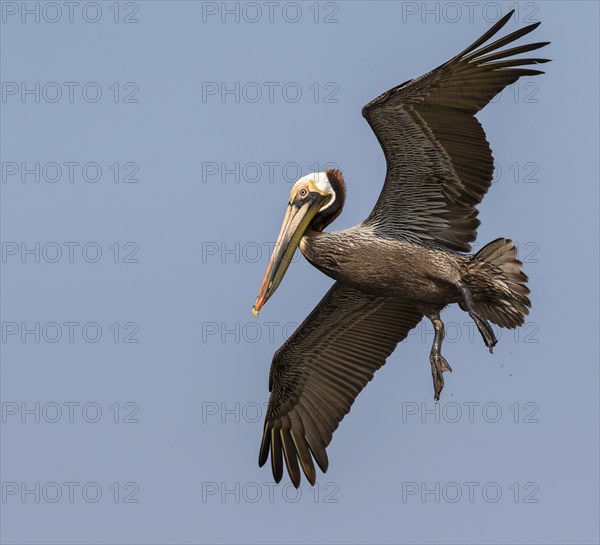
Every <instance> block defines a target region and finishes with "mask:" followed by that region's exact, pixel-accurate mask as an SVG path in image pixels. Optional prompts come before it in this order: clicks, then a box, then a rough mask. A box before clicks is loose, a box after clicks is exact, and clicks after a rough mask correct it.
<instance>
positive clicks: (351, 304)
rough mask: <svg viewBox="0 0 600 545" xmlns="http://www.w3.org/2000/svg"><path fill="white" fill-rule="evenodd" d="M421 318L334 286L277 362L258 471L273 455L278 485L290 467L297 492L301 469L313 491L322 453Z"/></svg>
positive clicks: (399, 305) (401, 305) (405, 307)
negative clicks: (351, 408)
mask: <svg viewBox="0 0 600 545" xmlns="http://www.w3.org/2000/svg"><path fill="white" fill-rule="evenodd" d="M421 318H422V314H421V313H420V312H419V311H418V310H417V309H416V308H415V307H414V306H413V305H412V304H411V303H408V302H407V301H404V300H402V299H397V298H391V297H378V296H374V295H368V294H366V293H363V292H361V291H358V290H356V289H353V288H351V287H348V286H346V285H344V284H340V283H339V282H337V283H336V284H334V286H333V287H332V288H331V289H330V290H329V291H328V292H327V294H326V295H325V297H324V298H323V299H322V300H321V302H320V303H319V304H318V305H317V307H316V308H315V309H314V310H313V311H312V312H311V314H310V315H309V316H308V317H307V318H306V320H304V322H303V323H302V324H301V325H300V327H298V329H297V330H296V331H295V332H294V333H293V335H292V336H291V337H290V338H289V339H288V340H287V341H286V343H285V344H284V345H283V346H282V347H281V348H280V349H279V350H278V351H277V352H276V353H275V356H274V357H273V363H272V364H271V372H270V377H269V390H270V391H271V397H270V399H269V406H268V408H267V414H266V418H265V426H264V431H263V438H262V444H261V446H260V454H259V461H258V463H259V465H260V466H262V465H263V464H264V463H265V462H266V461H267V459H268V457H269V453H270V454H271V465H272V469H273V476H274V477H275V480H276V481H277V482H279V481H280V480H281V477H282V475H283V460H284V459H285V464H286V466H287V470H288V473H289V474H290V478H291V480H292V482H293V483H294V485H295V486H296V487H298V486H299V485H300V466H301V467H302V469H303V471H304V474H305V475H306V478H307V479H308V480H309V481H310V483H311V484H314V483H315V479H316V473H315V467H314V464H313V458H314V460H316V462H317V464H318V465H319V467H320V468H321V470H322V471H323V472H325V471H326V470H327V466H328V460H327V453H326V452H325V447H326V446H327V445H328V444H329V442H330V441H331V437H332V434H333V432H334V431H335V430H336V428H337V427H338V425H339V423H340V422H341V420H342V419H343V418H344V416H345V415H346V414H347V413H348V412H349V411H350V406H351V405H352V403H353V402H354V399H355V398H356V396H357V395H358V394H359V392H360V391H361V390H362V389H363V388H364V386H365V385H366V384H367V382H369V381H370V380H371V378H373V373H375V371H377V369H379V368H380V367H381V366H382V365H383V364H384V363H385V360H386V359H387V357H388V356H389V355H390V354H391V353H392V352H393V351H394V349H395V348H396V345H397V344H398V343H399V342H400V341H401V340H403V339H404V338H405V337H406V335H407V334H408V332H409V331H410V330H411V329H412V328H413V327H415V326H416V325H417V324H418V323H419V321H420V320H421Z"/></svg>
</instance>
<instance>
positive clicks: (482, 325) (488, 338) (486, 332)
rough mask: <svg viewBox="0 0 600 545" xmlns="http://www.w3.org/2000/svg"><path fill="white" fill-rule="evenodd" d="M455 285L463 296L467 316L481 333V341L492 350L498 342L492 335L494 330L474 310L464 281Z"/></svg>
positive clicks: (471, 297) (471, 298) (469, 292)
mask: <svg viewBox="0 0 600 545" xmlns="http://www.w3.org/2000/svg"><path fill="white" fill-rule="evenodd" d="M457 286H458V289H459V290H460V293H461V295H462V296H463V299H464V302H465V306H466V307H467V312H468V313H469V316H470V317H471V319H472V320H473V321H474V322H475V325H476V326H477V329H479V333H481V336H482V337H483V341H484V342H485V345H486V346H487V347H488V349H489V351H490V353H491V352H493V351H494V346H495V345H496V343H497V342H498V339H496V335H494V330H493V329H492V326H491V325H490V324H489V322H488V321H487V320H486V319H485V318H484V317H483V316H481V314H479V313H478V312H477V310H475V303H474V302H473V296H472V295H471V290H470V289H469V288H468V287H467V285H466V284H465V283H464V282H459V283H458V284H457Z"/></svg>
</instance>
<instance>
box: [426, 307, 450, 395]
mask: <svg viewBox="0 0 600 545" xmlns="http://www.w3.org/2000/svg"><path fill="white" fill-rule="evenodd" d="M427 317H428V318H429V319H430V320H431V323H432V325H433V329H434V330H435V337H434V338H433V345H432V346H431V353H430V355H429V363H431V376H432V377H433V390H434V399H435V401H439V399H440V393H441V392H442V389H443V388H444V375H443V373H444V371H450V372H452V368H451V367H450V364H449V363H448V362H447V361H446V358H444V356H442V352H441V350H442V342H443V341H444V322H442V320H441V318H440V313H439V312H435V313H428V314H427Z"/></svg>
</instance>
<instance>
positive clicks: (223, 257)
mask: <svg viewBox="0 0 600 545" xmlns="http://www.w3.org/2000/svg"><path fill="white" fill-rule="evenodd" d="M509 4H510V5H513V4H514V3H495V2H475V3H468V2H467V3H464V4H463V3H454V2H451V3H446V4H443V3H438V2H420V1H419V2H404V3H401V2H368V3H367V2H324V3H321V4H315V3H313V2H306V3H302V4H295V3H292V2H281V3H279V4H277V5H275V4H269V3H262V2H261V3H250V4H240V3H237V2H226V3H221V2H216V3H213V2H204V3H202V2H193V1H188V2H162V1H140V2H130V3H121V4H119V5H117V4H115V3H113V2H99V3H98V4H97V5H96V4H93V3H82V4H80V5H79V6H75V7H71V8H69V5H68V3H63V2H58V3H51V4H44V3H41V4H39V8H37V9H38V11H37V12H36V11H35V10H36V8H35V5H36V4H35V3H33V2H28V3H24V4H23V3H21V2H4V1H3V2H1V8H2V20H1V23H0V32H1V38H0V44H1V68H0V76H1V77H0V79H1V80H2V98H1V102H0V107H1V114H2V120H1V134H0V136H1V147H0V151H1V163H2V165H1V166H2V181H1V191H2V202H1V227H2V233H1V241H2V263H1V265H2V285H1V287H2V308H1V310H2V335H3V338H2V344H1V349H2V375H1V381H0V387H1V402H2V405H1V407H2V420H1V430H2V431H1V439H2V444H1V462H2V464H1V475H0V480H1V481H2V490H1V492H2V498H1V500H2V501H1V502H0V509H1V525H0V526H1V534H0V540H1V541H2V542H3V543H30V544H31V543H205V542H206V543H209V542H210V543H364V542H377V543H489V544H499V543H545V544H549V543H586V544H587V543H597V542H598V539H599V535H598V512H599V505H598V477H599V474H598V459H599V451H598V403H599V399H598V359H599V358H598V329H599V324H598V179H599V176H598V144H599V143H598V119H599V115H598V51H599V47H598V4H597V3H596V2H566V1H563V2H560V1H552V2H550V1H548V2H523V3H520V4H519V10H518V12H517V15H516V18H517V19H518V21H514V20H513V21H511V22H510V24H509V25H508V27H507V28H506V31H507V32H508V31H511V30H514V29H516V28H518V27H520V26H523V25H525V24H527V23H528V22H533V21H536V20H541V21H542V26H541V27H540V28H539V29H537V30H536V31H535V33H534V34H533V35H532V36H531V37H530V38H528V39H531V40H533V41H545V40H549V41H552V44H551V45H550V46H549V47H547V48H546V49H544V51H543V53H542V54H541V55H542V56H548V57H550V58H551V59H553V61H554V62H552V63H550V64H548V65H546V66H545V69H546V70H547V74H546V75H544V76H540V77H536V78H528V79H522V80H521V81H520V82H519V84H518V85H516V86H514V87H513V88H511V89H508V90H506V91H504V93H503V94H502V95H501V96H500V97H499V98H498V99H496V100H495V102H494V103H493V104H491V105H490V106H489V107H487V108H486V109H485V110H484V112H482V113H481V114H480V116H479V118H480V120H481V121H482V123H483V125H484V127H485V130H486V132H487V135H488V139H489V141H490V143H491V146H492V149H493V152H494V157H495V161H496V164H497V172H496V181H495V183H494V185H493V187H492V188H491V190H490V192H489V193H488V195H487V197H486V199H485V201H484V203H483V204H482V206H481V208H480V210H481V214H480V217H481V220H482V225H481V228H480V230H479V238H478V241H480V242H481V243H487V242H489V241H490V240H492V239H494V238H496V237H499V236H505V237H510V238H512V239H513V240H515V241H516V242H518V244H519V247H520V249H521V257H522V259H523V260H524V261H525V271H526V273H527V274H528V275H529V277H530V287H531V289H532V301H533V309H532V312H531V315H530V316H529V318H528V322H527V324H526V326H525V327H524V328H522V329H520V330H518V331H517V332H510V331H506V330H504V331H502V332H501V335H500V339H499V344H498V345H497V347H496V349H495V353H494V354H493V355H490V354H489V353H488V352H487V350H486V348H485V346H484V345H483V343H482V342H481V339H480V338H479V334H478V333H477V332H476V331H475V330H474V329H473V326H472V324H471V323H470V321H469V319H468V316H467V315H466V314H464V313H462V312H460V311H459V310H458V309H455V308H451V309H448V310H447V311H445V312H444V315H443V318H444V319H445V320H446V323H447V326H448V342H447V343H446V345H445V348H444V355H445V356H446V358H447V359H448V361H449V362H450V364H451V365H452V367H453V369H454V372H453V373H452V375H450V376H447V377H446V387H445V389H444V391H443V394H442V400H441V402H440V403H439V404H438V405H437V406H436V405H434V403H433V389H432V384H431V375H430V367H429V362H428V354H429V350H430V345H431V340H432V331H431V327H430V325H429V324H426V325H425V324H421V325H420V326H419V327H418V328H417V330H415V332H414V333H413V334H411V335H410V336H409V338H408V340H407V341H406V342H403V343H402V344H401V345H400V346H399V347H398V348H397V350H396V351H395V353H394V354H393V356H392V357H391V358H390V359H389V361H388V364H387V365H386V366H385V367H384V368H383V369H382V370H381V371H380V372H378V373H377V375H376V376H375V380H374V381H373V382H372V383H370V384H369V385H368V387H367V388H366V389H365V391H364V392H363V393H362V394H361V396H360V397H359V398H358V400H357V401H356V403H355V405H354V406H353V409H352V411H351V413H350V414H349V415H348V416H347V417H346V419H345V420H344V421H343V422H342V424H341V425H340V427H339V429H338V431H337V432H336V434H335V436H334V439H333V442H332V444H331V446H330V448H329V457H330V469H329V471H328V473H327V474H326V475H321V474H319V479H318V486H317V487H316V488H315V489H313V488H311V487H310V486H308V485H307V484H306V482H303V485H302V488H301V496H297V493H296V492H295V490H294V489H293V488H292V487H291V485H289V484H287V483H288V482H289V481H288V480H287V477H286V479H284V481H282V483H281V484H280V485H278V486H274V485H273V483H272V476H271V474H270V469H269V468H268V467H265V468H262V469H259V468H258V465H257V457H258V446H259V441H260V436H261V431H262V420H263V417H264V408H265V405H264V403H266V401H267V399H268V391H267V378H268V369H269V366H270V363H271V358H272V355H273V352H274V351H275V350H276V349H277V348H278V347H279V345H280V344H281V343H282V342H283V339H284V338H285V337H286V336H287V335H289V334H290V333H291V331H292V330H293V328H294V326H295V325H296V324H297V323H299V322H300V321H302V320H303V319H304V317H305V316H306V315H307V314H308V312H309V311H310V310H311V309H312V308H313V307H314V305H315V304H316V303H317V302H318V301H319V299H320V298H321V297H322V295H323V294H324V293H325V291H326V290H327V288H328V286H329V285H330V284H331V280H329V279H328V278H326V277H325V276H324V275H322V274H321V273H320V272H318V271H317V270H316V269H314V268H312V267H311V266H310V265H309V264H308V263H307V262H306V261H305V260H304V259H303V258H301V257H299V258H298V259H297V260H296V261H295V262H294V263H293V264H292V266H291V267H290V269H289V272H288V274H287V276H286V278H285V279H284V281H283V283H282V285H281V286H280V288H279V290H278V292H277V294H276V295H275V296H274V297H273V298H272V299H271V300H270V301H269V302H268V304H267V305H266V306H265V308H264V309H263V311H262V312H261V315H260V318H259V319H258V320H256V319H254V318H253V317H252V315H251V314H250V308H251V306H252V304H253V302H254V298H255V296H256V293H257V290H258V287H259V284H260V281H261V279H262V275H263V274H264V269H265V267H266V264H267V260H268V254H269V247H270V244H272V242H273V241H274V239H275V237H276V235H277V231H278V228H279V226H280V222H281V219H282V217H283V213H284V207H285V204H286V202H287V197H288V193H289V189H290V187H291V183H292V182H293V181H295V179H296V178H297V177H300V176H301V175H303V174H306V173H308V172H310V171H311V170H313V169H314V168H315V166H317V167H318V168H322V167H323V165H324V164H325V163H328V162H332V163H334V164H336V165H338V166H339V167H340V168H341V169H343V171H344V174H345V177H346V182H347V185H348V199H347V205H346V209H345V210H344V212H343V214H342V216H341V217H340V218H339V219H338V220H337V221H336V223H334V225H333V226H332V228H337V229H339V228H343V227H347V226H350V225H353V224H355V223H358V222H360V221H362V219H364V218H365V217H366V216H367V215H368V213H369V211H370V210H371V208H372V206H373V204H374V202H375V200H376V198H377V195H378V194H379V191H380V188H381V184H382V182H383V177H384V174H385V164H384V160H383V155H382V152H381V150H380V148H379V146H378V144H377V141H376V139H375V137H374V136H373V134H372V133H371V131H370V129H369V127H368V125H367V123H366V122H365V121H364V120H363V118H362V117H361V115H360V110H361V108H362V106H363V105H364V104H365V103H367V102H368V101H369V100H370V99H372V98H374V97H375V96H376V95H378V94H379V93H381V92H383V91H385V90H387V89H388V88H390V87H392V86H394V85H397V84H399V83H401V82H403V81H405V80H407V79H409V78H412V77H415V76H418V75H420V74H422V73H424V72H425V71H427V70H430V69H431V68H433V67H435V66H437V65H438V64H440V63H442V62H444V61H446V60H447V59H449V58H450V57H451V56H453V55H454V54H456V53H458V52H459V51H461V50H462V49H463V48H464V47H466V46H467V45H468V44H469V43H470V42H472V41H473V40H474V39H475V38H477V37H478V36H479V35H481V34H482V33H483V32H485V31H486V30H487V29H488V28H489V27H490V26H491V24H492V23H493V21H495V20H497V18H498V17H499V16H500V13H499V9H498V8H500V9H501V10H503V13H505V12H506V11H507V10H508V6H509ZM97 6H100V8H101V9H100V10H98V9H97ZM117 6H118V9H117ZM298 6H299V7H300V10H298ZM23 7H25V8H30V9H32V10H33V11H31V12H23ZM223 7H225V9H226V10H228V11H226V12H223ZM236 18H239V20H238V21H236ZM36 19H37V21H36ZM53 21H54V22H53ZM94 21H96V22H94ZM126 21H127V22H126ZM136 21H137V22H136ZM253 21H254V22H253ZM293 21H296V22H293ZM326 21H327V22H326ZM36 163H39V165H38V166H36ZM22 180H23V181H22ZM115 180H117V182H118V183H115ZM36 420H37V421H36ZM436 420H437V421H436ZM69 483H72V484H69ZM99 494H101V495H100V496H99Z"/></svg>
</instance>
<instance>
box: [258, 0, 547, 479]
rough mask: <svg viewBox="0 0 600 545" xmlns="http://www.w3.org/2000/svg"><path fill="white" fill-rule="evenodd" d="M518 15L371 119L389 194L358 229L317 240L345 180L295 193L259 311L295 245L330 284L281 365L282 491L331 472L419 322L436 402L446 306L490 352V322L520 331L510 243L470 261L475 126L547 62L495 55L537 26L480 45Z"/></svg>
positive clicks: (476, 199)
mask: <svg viewBox="0 0 600 545" xmlns="http://www.w3.org/2000/svg"><path fill="white" fill-rule="evenodd" d="M512 14H513V12H512V11H511V12H510V13H508V14H507V15H505V16H504V17H503V18H502V19H501V20H500V21H498V23H496V24H495V25H494V26H493V27H492V28H491V29H490V30H488V31H487V32H486V33H485V34H484V35H483V36H481V37H480V38H479V39H478V40H476V41H475V42H474V43H473V44H472V45H470V46H469V47H467V49H465V50H464V51H463V52H462V53H459V54H458V55H457V56H455V57H454V58H452V59H451V60H449V61H448V62H446V63H445V64H442V65H441V66H439V67H438V68H436V69H434V70H432V71H431V72H428V73H427V74H425V75H423V76H421V77H419V78H416V79H413V80H410V81H407V82H406V83H403V84H402V85H399V86H397V87H394V88H393V89H390V90H389V91H387V92H386V93H383V94H382V95H381V96H379V97H377V98H376V99H375V100H373V101H371V102H370V103H369V104H367V105H366V106H365V107H364V108H363V110H362V115H363V116H364V117H365V119H366V120H367V122H368V123H369V125H370V126H371V128H372V129H373V132H374V133H375V136H376V137H377V140H379V143H380V145H381V147H382V148H383V152H384V155H385V158H386V162H387V174H386V177H385V183H384V185H383V190H382V192H381V194H380V196H379V199H378V200H377V203H376V204H375V208H373V211H372V212H371V214H370V215H369V217H368V218H367V219H366V220H365V221H364V222H362V223H361V224H359V225H356V226H355V227H351V228H349V229H345V230H343V231H337V232H324V231H323V230H324V228H325V227H327V226H328V225H329V224H330V223H331V222H332V221H333V220H335V218H337V217H338V216H339V214H340V213H341V211H342V208H343V206H344V200H345V196H346V186H345V183H344V179H343V177H342V173H341V172H340V171H338V170H327V171H326V172H319V173H313V174H309V175H308V176H304V177H303V178H301V179H300V180H298V181H297V182H296V183H295V185H294V186H293V188H292V191H291V194H290V198H289V202H288V205H287V210H286V213H285V218H284V220H283V225H282V227H281V232H280V233H279V237H278V239H277V243H276V245H275V248H274V251H273V255H272V256H271V259H270V261H269V265H268V268H267V271H266V274H265V277H264V280H263V282H262V285H261V287H260V290H259V293H258V296H257V298H256V302H255V304H254V307H253V309H252V312H253V314H254V315H255V316H256V315H257V314H258V312H259V310H260V309H261V308H262V307H263V305H264V304H265V303H266V301H267V300H268V299H269V297H271V296H272V295H273V293H274V292H275V290H276V289H277V287H278V286H279V284H280V283H281V281H282V279H283V276H284V274H285V272H286V270H287V268H288V265H289V264H290V261H291V260H292V256H293V254H294V251H295V250H296V248H297V247H300V250H301V252H302V253H303V254H304V256H305V257H306V259H308V261H309V262H310V263H311V264H312V265H314V266H315V267H316V268H317V269H319V270H320V271H322V272H323V273H325V274H326V275H328V276H330V277H331V278H333V279H334V280H335V284H334V285H333V287H332V288H331V289H330V290H329V291H328V292H327V294H326V295H325V297H323V299H322V300H321V302H320V303H319V304H318V305H317V307H316V308H315V309H314V310H313V311H312V312H311V313H310V315H309V316H308V317H307V318H306V320H304V322H303V323H302V324H301V325H300V326H299V327H298V329H297V330H296V331H295V332H294V333H293V334H292V335H291V336H290V338H289V339H288V340H287V341H286V342H285V343H284V344H283V346H281V348H279V350H277V352H276V353H275V355H274V357H273V362H272V364H271V370H270V375H269V391H270V392H271V396H270V399H269V405H268V408H267V412H266V418H265V424H264V431H263V437H262V443H261V445H260V452H259V465H260V466H262V465H264V464H265V462H266V461H267V460H268V458H269V455H270V457H271V466H272V471H273V476H274V478H275V481H276V482H279V481H280V480H281V478H282V476H283V465H284V461H285V465H286V467H287V471H288V473H289V475H290V478H291V481H292V483H293V484H294V485H295V486H296V487H298V486H299V485H300V480H301V474H300V468H302V471H303V472H304V475H305V476H306V478H307V479H308V481H309V482H310V483H311V484H313V485H314V483H315V481H316V471H315V466H314V463H313V461H316V463H317V464H318V466H319V467H320V468H321V470H322V471H323V472H325V471H326V470H327V467H328V463H329V462H328V458H327V453H326V451H325V448H326V447H327V446H328V445H329V443H330V441H331V438H332V434H333V432H334V431H335V430H336V428H337V427H338V425H339V423H340V422H341V420H342V419H343V418H344V416H345V415H346V414H347V413H348V412H349V411H350V407H351V405H352V403H353V402H354V399H355V398H356V396H357V395H358V394H359V393H360V391H361V390H362V389H363V388H364V386H365V385H366V384H367V382H369V381H370V380H371V379H372V378H373V374H374V373H375V371H377V370H378V369H379V368H380V367H381V366H382V365H383V364H384V363H385V361H386V359H387V358H388V357H389V356H390V355H391V354H392V352H393V351H394V349H395V348H396V345H397V344H398V343H399V342H400V341H402V340H403V339H404V338H406V336H407V334H408V332H409V331H410V330H411V329H412V328H414V327H415V326H416V325H417V324H418V323H419V322H420V321H421V319H422V318H423V316H426V317H427V318H428V319H429V320H431V323H432V324H433V328H434V331H435V335H434V340H433V346H432V348H431V354H430V356H429V361H430V364H431V372H432V375H433V385H434V396H435V399H436V400H438V399H439V396H440V392H441V391H442V388H443V386H444V378H443V372H444V371H451V368H450V365H449V364H448V362H447V361H446V360H445V359H444V357H443V356H442V354H441V348H442V342H443V340H444V323H443V322H442V320H441V318H440V311H441V310H442V309H443V308H444V307H446V306H447V305H450V304H452V303H458V305H459V306H460V308H461V309H462V310H464V311H466V312H467V313H468V314H469V316H470V317H471V319H472V320H473V321H474V322H475V324H476V325H477V328H478V329H479V332H480V333H481V335H482V337H483V341H484V342H485V344H486V346H487V347H488V349H489V351H490V352H491V351H492V349H493V347H494V345H495V344H496V342H497V341H496V337H495V336H494V331H493V330H492V328H491V326H490V322H492V323H494V324H496V325H498V326H500V327H506V328H515V327H517V326H520V325H522V324H523V323H524V319H525V316H526V315H527V314H528V312H529V308H530V307H531V303H530V301H529V298H528V294H529V289H528V288H527V285H526V284H527V276H526V275H525V274H524V273H523V272H522V271H521V266H522V263H521V262H520V261H519V260H518V259H517V248H516V247H515V245H514V244H513V242H512V241H511V240H508V239H505V238H498V239H496V240H494V241H493V242H490V243H489V244H488V245H487V246H484V247H483V248H482V249H481V250H480V251H478V252H477V253H476V254H474V255H473V254H469V253H468V252H469V251H470V250H471V245H470V243H471V242H473V241H474V240H475V238H476V232H477V227H478V226H479V223H480V222H479V220H478V219H477V214H478V211H477V205H478V204H479V203H480V202H481V200H482V199H483V197H484V195H485V194H486V192H487V190H488V189H489V187H490V184H491V182H492V176H493V170H494V166H493V159H492V152H491V150H490V146H489V144H488V142H487V140H486V136H485V133H484V131H483V128H482V127H481V125H480V123H479V121H477V119H476V118H475V114H476V113H477V112H479V111H480V110H481V109H482V108H483V107H484V106H485V105H486V104H487V103H488V102H489V101H490V100H491V99H492V98H493V97H495V96H496V95H497V94H498V93H499V92H500V91H502V90H503V89H504V88H505V87H506V86H507V85H510V84H512V83H514V82H515V81H517V80H518V79H519V78H520V77H521V76H534V75H537V74H542V73H543V72H541V71H539V70H534V69H531V68H524V67H525V66H529V65H537V64H540V63H545V62H547V61H548V59H539V58H514V55H518V54H520V53H525V52H528V51H533V50H536V49H539V48H541V47H543V46H545V45H547V44H548V43H549V42H537V43H530V44H526V45H520V46H516V47H511V48H508V49H503V50H500V48H502V47H503V46H505V45H507V44H510V43H512V42H514V41H515V40H517V39H518V38H520V37H522V36H525V35H526V34H529V33H530V32H531V31H533V30H534V29H535V28H536V27H537V26H538V25H539V23H535V24H532V25H529V26H526V27H524V28H521V29H520V30H517V31H515V32H513V33H511V34H508V35H507V36H505V37H503V38H500V39H498V40H497V41H494V42H493V43H490V44H488V45H485V44H486V42H488V40H490V38H491V37H492V36H494V35H495V34H496V33H497V32H498V31H499V30H500V29H501V28H502V27H504V25H506V23H507V22H508V20H509V19H510V17H511V16H512Z"/></svg>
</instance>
